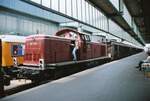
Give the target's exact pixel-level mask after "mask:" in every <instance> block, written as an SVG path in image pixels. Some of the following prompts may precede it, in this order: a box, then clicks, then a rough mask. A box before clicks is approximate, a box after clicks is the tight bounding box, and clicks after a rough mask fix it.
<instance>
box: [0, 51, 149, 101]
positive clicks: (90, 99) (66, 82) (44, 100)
mask: <svg viewBox="0 0 150 101" xmlns="http://www.w3.org/2000/svg"><path fill="white" fill-rule="evenodd" d="M145 58H146V55H145V54H144V53H140V54H137V55H133V56H130V57H127V58H124V59H121V60H117V61H113V62H111V63H107V64H104V65H101V66H97V67H95V68H92V69H89V70H85V71H83V72H80V73H77V74H74V75H71V76H68V77H65V78H62V79H59V80H56V81H53V82H50V83H47V84H44V85H41V86H39V87H35V88H32V89H30V90H26V91H23V92H20V93H17V94H14V95H11V96H8V97H5V98H3V99H0V101H150V79H149V78H146V77H145V76H144V74H143V73H142V72H140V71H138V69H137V68H135V67H136V66H137V65H138V62H139V61H140V60H142V59H145Z"/></svg>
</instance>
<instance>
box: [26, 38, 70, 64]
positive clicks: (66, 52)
mask: <svg viewBox="0 0 150 101" xmlns="http://www.w3.org/2000/svg"><path fill="white" fill-rule="evenodd" d="M70 43H71V40H69V39H65V38H61V37H52V36H46V35H33V36H29V37H28V38H27V39H26V42H25V59H24V65H36V66H39V65H40V62H44V63H45V64H50V63H57V62H64V61H70V60H71V57H70Z"/></svg>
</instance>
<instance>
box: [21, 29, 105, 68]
mask: <svg viewBox="0 0 150 101" xmlns="http://www.w3.org/2000/svg"><path fill="white" fill-rule="evenodd" d="M71 33H73V34H76V35H77V37H78V39H79V44H80V45H79V49H78V52H77V61H80V60H87V59H92V58H98V57H102V56H107V54H106V52H107V51H106V48H107V46H106V44H103V43H94V42H90V39H89V37H88V36H87V35H85V34H82V33H79V32H76V31H74V30H70V29H64V30H61V31H59V32H57V33H56V36H48V35H31V36H29V37H27V38H26V42H25V58H24V65H31V66H40V67H43V68H44V69H45V67H46V65H47V64H53V63H60V62H68V61H72V46H71V44H72V41H74V39H73V38H71V36H72V35H70V34H71Z"/></svg>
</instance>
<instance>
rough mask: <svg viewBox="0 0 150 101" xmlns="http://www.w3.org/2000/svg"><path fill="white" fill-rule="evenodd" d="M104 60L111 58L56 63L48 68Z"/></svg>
mask: <svg viewBox="0 0 150 101" xmlns="http://www.w3.org/2000/svg"><path fill="white" fill-rule="evenodd" d="M102 59H110V57H99V58H94V59H87V60H80V61H68V62H61V63H54V64H46V66H47V67H59V66H66V65H73V64H80V63H85V62H92V61H97V60H102Z"/></svg>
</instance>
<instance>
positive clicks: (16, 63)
mask: <svg viewBox="0 0 150 101" xmlns="http://www.w3.org/2000/svg"><path fill="white" fill-rule="evenodd" d="M13 62H14V66H15V67H17V66H18V62H17V58H16V57H13Z"/></svg>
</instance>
